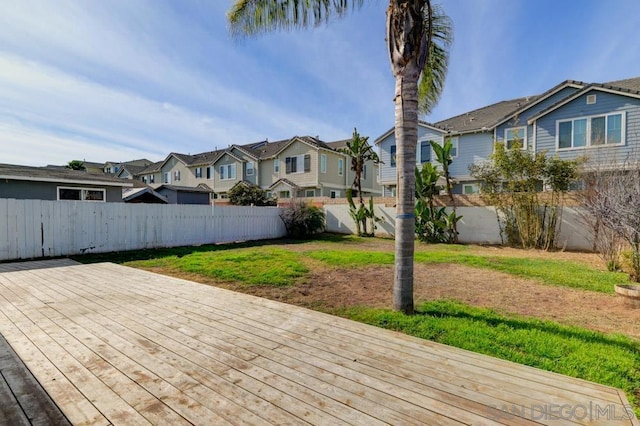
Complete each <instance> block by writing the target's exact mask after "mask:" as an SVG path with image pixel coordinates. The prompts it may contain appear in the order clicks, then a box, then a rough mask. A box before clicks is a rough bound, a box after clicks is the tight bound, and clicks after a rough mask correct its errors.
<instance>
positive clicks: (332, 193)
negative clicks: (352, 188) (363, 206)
mask: <svg viewBox="0 0 640 426" xmlns="http://www.w3.org/2000/svg"><path fill="white" fill-rule="evenodd" d="M329 198H340V191H338V190H337V189H332V190H331V191H330V192H329Z"/></svg>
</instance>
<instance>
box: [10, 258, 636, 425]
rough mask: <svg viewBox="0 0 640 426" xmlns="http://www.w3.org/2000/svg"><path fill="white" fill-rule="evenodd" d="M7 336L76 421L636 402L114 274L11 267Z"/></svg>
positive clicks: (456, 417) (224, 419) (391, 416)
mask: <svg viewBox="0 0 640 426" xmlns="http://www.w3.org/2000/svg"><path fill="white" fill-rule="evenodd" d="M0 333H2V334H3V335H4V336H5V337H6V339H7V340H8V341H9V342H10V343H11V345H12V346H13V347H14V348H15V350H16V353H17V354H18V355H19V356H20V358H21V359H23V360H24V362H25V363H26V364H27V365H28V366H29V368H30V369H31V370H32V371H33V372H34V375H35V376H36V378H37V379H38V381H39V382H40V383H41V384H42V385H43V387H44V388H45V389H46V390H47V392H48V393H49V394H50V395H51V397H52V398H53V400H54V401H55V402H56V403H57V404H58V405H59V406H60V408H61V409H62V410H63V412H64V413H65V414H66V415H67V416H68V417H69V419H70V420H71V422H72V423H73V424H105V425H106V424H114V425H115V424H146V423H151V424H169V423H170V424H212V423H215V424H225V423H227V424H284V423H287V424H309V423H310V424H367V425H369V424H513V425H516V424H518V425H525V424H545V423H551V424H554V423H555V424H557V423H558V421H560V422H562V423H563V424H572V423H573V424H591V423H590V420H593V419H588V418H587V419H578V418H571V419H560V418H558V415H557V414H555V415H549V416H542V417H541V416H538V417H537V418H531V414H532V413H531V412H524V411H523V412H522V413H519V412H518V413H516V414H509V413H505V412H503V411H502V410H504V409H508V408H509V407H532V406H534V405H535V404H538V405H540V404H547V405H549V404H568V405H570V406H578V405H580V404H585V403H587V402H591V403H595V404H599V405H600V406H602V407H605V406H607V407H615V410H616V411H615V412H616V413H617V414H621V413H623V411H622V410H623V408H624V405H625V404H628V401H627V400H626V396H625V395H624V393H623V392H621V391H619V390H617V389H613V388H610V387H606V386H601V385H598V384H595V383H591V382H586V381H584V380H580V379H574V378H569V377H565V376H562V375H558V374H554V373H549V372H545V371H541V370H538V369H535V368H531V367H526V366H521V365H518V364H513V363H510V362H507V361H502V360H498V359H495V358H491V357H487V356H484V355H480V354H476V353H473V352H469V351H465V350H461V349H456V348H451V347H448V346H444V345H440V344H437V343H434V342H428V341H423V340H420V339H416V338H413V337H410V336H405V335H402V334H399V333H395V332H391V331H388V330H382V329H379V328H375V327H371V326H368V325H365V324H359V323H355V322H352V321H348V320H345V319H341V318H337V317H333V316H330V315H326V314H322V313H318V312H314V311H309V310H306V309H303V308H299V307H296V306H291V305H286V304H282V303H278V302H274V301H270V300H266V299H259V298H256V297H252V296H248V295H244V294H238V293H234V292H231V291H228V290H223V289H219V288H215V287H209V286H205V285H200V284H196V283H192V282H189V281H185V280H179V279H175V278H170V277H166V276H161V275H157V274H152V273H149V272H145V271H140V270H134V269H130V268H126V267H123V266H118V265H113V264H94V265H79V264H76V263H74V262H72V261H69V260H64V259H61V260H57V261H39V262H35V263H33V267H29V262H25V263H21V264H16V265H13V264H1V265H0ZM0 378H1V377H0ZM1 385H2V383H0V390H1ZM0 420H2V419H0ZM598 420H599V423H598V424H604V422H603V420H605V419H598ZM610 420H611V422H609V423H610V424H627V425H638V423H637V421H635V420H634V419H626V420H625V419H621V418H619V419H617V420H616V419H610Z"/></svg>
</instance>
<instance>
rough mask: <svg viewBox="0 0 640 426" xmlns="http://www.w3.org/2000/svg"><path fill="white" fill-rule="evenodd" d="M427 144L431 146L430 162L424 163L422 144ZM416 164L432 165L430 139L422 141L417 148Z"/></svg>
mask: <svg viewBox="0 0 640 426" xmlns="http://www.w3.org/2000/svg"><path fill="white" fill-rule="evenodd" d="M425 142H426V143H427V145H428V146H429V160H427V161H424V162H423V161H422V144H423V143H425ZM416 148H417V149H416V164H424V163H430V162H431V142H430V139H420V140H419V141H418V146H417V147H416Z"/></svg>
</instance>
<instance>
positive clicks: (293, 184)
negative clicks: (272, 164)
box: [269, 178, 300, 189]
mask: <svg viewBox="0 0 640 426" xmlns="http://www.w3.org/2000/svg"><path fill="white" fill-rule="evenodd" d="M281 183H282V184H285V185H287V186H288V187H290V188H291V189H300V187H299V186H298V185H296V184H295V183H293V182H291V181H290V180H289V179H285V178H280V179H278V180H277V181H275V182H273V183H272V184H271V186H270V187H269V189H273V188H275V187H276V186H278V185H280V184H281Z"/></svg>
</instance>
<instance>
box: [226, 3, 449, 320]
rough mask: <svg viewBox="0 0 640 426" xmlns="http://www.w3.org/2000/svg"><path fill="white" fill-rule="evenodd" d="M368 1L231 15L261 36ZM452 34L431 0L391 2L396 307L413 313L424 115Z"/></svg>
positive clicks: (241, 10)
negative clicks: (419, 145) (418, 169)
mask: <svg viewBox="0 0 640 426" xmlns="http://www.w3.org/2000/svg"><path fill="white" fill-rule="evenodd" d="M363 4H364V0H236V1H235V3H234V4H233V6H232V7H231V10H230V11H229V16H228V18H229V22H230V24H231V31H232V33H235V34H238V35H255V34H260V33H264V32H267V31H273V30H280V29H291V28H301V27H302V28H307V27H313V26H317V25H319V24H321V23H327V22H328V21H329V20H330V19H331V18H334V17H341V16H344V15H345V14H346V13H347V12H348V11H349V10H350V9H355V8H360V7H361V6H362V5H363ZM451 33H452V31H451V22H450V20H449V18H448V17H447V16H446V15H445V14H444V13H443V11H442V10H441V9H440V8H439V7H434V5H432V3H431V0H389V7H388V8H387V45H388V49H389V59H390V61H391V70H392V72H393V76H394V78H395V81H396V85H395V98H394V102H395V137H396V146H397V149H396V158H397V161H396V164H397V175H398V185H397V202H396V243H395V274H394V283H393V307H394V309H395V310H398V311H402V312H404V313H407V314H411V313H413V255H414V240H415V213H414V207H415V206H414V205H415V194H414V190H415V175H414V168H415V164H416V144H417V142H418V113H423V114H426V113H428V112H429V111H430V110H431V108H433V107H434V106H435V104H436V102H437V100H438V99H439V97H440V94H441V93H442V88H443V84H444V78H445V74H446V70H447V62H448V57H449V55H448V48H449V45H450V43H451ZM419 94H420V96H419Z"/></svg>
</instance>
